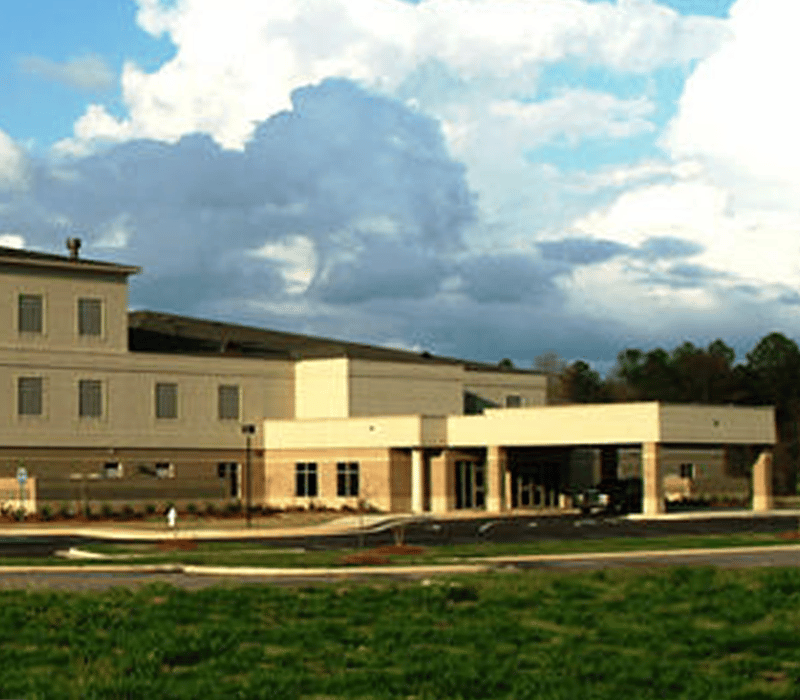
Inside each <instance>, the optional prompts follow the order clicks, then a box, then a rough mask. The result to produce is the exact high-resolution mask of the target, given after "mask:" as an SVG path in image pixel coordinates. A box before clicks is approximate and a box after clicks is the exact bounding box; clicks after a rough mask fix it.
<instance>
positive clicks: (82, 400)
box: [78, 379, 105, 419]
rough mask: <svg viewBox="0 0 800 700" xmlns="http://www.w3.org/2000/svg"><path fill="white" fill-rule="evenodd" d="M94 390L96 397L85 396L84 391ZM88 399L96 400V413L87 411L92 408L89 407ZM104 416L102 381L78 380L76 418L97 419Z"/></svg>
mask: <svg viewBox="0 0 800 700" xmlns="http://www.w3.org/2000/svg"><path fill="white" fill-rule="evenodd" d="M90 388H91V389H96V390H97V394H96V396H91V397H89V396H87V395H86V394H85V393H84V391H86V390H89V389H90ZM90 399H91V400H92V401H94V400H95V399H96V403H97V406H98V408H97V411H96V412H95V411H94V410H91V411H90V410H89V409H93V408H94V407H93V406H92V405H90ZM104 415H105V400H104V397H103V380H102V379H79V380H78V417H79V418H90V419H99V418H102V417H103V416H104Z"/></svg>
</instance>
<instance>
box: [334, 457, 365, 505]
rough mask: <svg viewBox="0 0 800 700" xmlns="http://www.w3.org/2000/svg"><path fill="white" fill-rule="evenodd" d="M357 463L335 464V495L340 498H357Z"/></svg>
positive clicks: (358, 474) (358, 486)
mask: <svg viewBox="0 0 800 700" xmlns="http://www.w3.org/2000/svg"><path fill="white" fill-rule="evenodd" d="M360 471H361V469H360V465H359V463H358V462H337V463H336V495H337V496H339V497H340V498H358V495H359V493H358V492H359V488H360V486H361V484H360Z"/></svg>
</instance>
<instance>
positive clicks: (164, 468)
mask: <svg viewBox="0 0 800 700" xmlns="http://www.w3.org/2000/svg"><path fill="white" fill-rule="evenodd" d="M156 478H158V479H174V478H175V465H174V464H170V463H169V462H156Z"/></svg>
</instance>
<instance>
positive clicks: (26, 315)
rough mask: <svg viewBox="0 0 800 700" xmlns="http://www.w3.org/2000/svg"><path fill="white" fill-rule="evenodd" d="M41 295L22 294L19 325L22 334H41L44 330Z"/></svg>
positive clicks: (20, 297)
mask: <svg viewBox="0 0 800 700" xmlns="http://www.w3.org/2000/svg"><path fill="white" fill-rule="evenodd" d="M43 306H44V302H43V300H42V295H41V294H20V295H19V307H18V309H17V310H18V317H17V324H18V327H19V332H20V333H41V332H42V328H43V322H42V319H43V316H44V314H43V313H42V309H43Z"/></svg>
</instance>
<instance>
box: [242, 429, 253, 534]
mask: <svg viewBox="0 0 800 700" xmlns="http://www.w3.org/2000/svg"><path fill="white" fill-rule="evenodd" d="M255 432H256V426H255V425H253V424H252V423H245V424H244V425H243V426H242V433H243V434H244V437H245V442H246V447H245V453H244V470H245V477H244V478H245V495H244V498H245V504H244V512H245V519H246V520H247V527H250V525H251V522H250V510H251V499H252V493H253V482H252V479H251V471H252V470H251V469H250V441H251V439H252V437H253V435H254V434H255Z"/></svg>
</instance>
